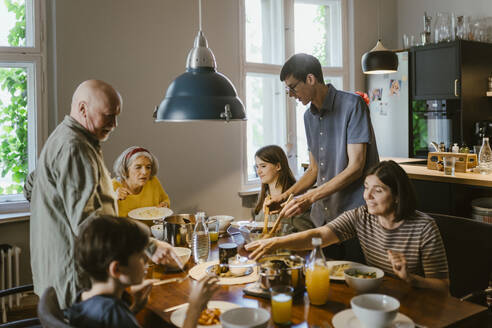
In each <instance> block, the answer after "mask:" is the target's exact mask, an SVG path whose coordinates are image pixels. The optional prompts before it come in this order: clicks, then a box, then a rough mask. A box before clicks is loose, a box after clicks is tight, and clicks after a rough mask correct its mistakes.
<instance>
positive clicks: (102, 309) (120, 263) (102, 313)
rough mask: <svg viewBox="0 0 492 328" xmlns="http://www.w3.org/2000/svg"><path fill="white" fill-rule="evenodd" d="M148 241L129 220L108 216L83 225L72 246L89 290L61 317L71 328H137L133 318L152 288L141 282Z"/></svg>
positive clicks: (143, 229)
mask: <svg viewBox="0 0 492 328" xmlns="http://www.w3.org/2000/svg"><path fill="white" fill-rule="evenodd" d="M148 241H149V234H148V229H146V227H144V226H143V225H142V226H141V225H140V224H139V223H136V222H134V221H131V220H130V219H126V218H119V217H113V216H109V215H108V216H101V217H99V218H95V219H93V220H91V221H90V222H89V223H88V224H87V226H86V227H85V229H83V230H82V231H81V233H80V235H79V236H78V238H77V239H76V240H75V260H76V263H77V265H78V267H79V269H82V270H83V271H84V274H87V275H88V276H89V278H90V280H91V288H90V289H89V290H86V291H83V292H81V293H79V294H78V295H77V300H76V303H74V304H73V305H72V306H71V307H69V308H68V309H67V310H66V311H65V316H66V317H67V318H68V320H69V322H70V324H71V325H73V326H76V327H93V328H97V327H140V325H139V324H138V323H137V321H136V319H135V316H134V315H133V313H136V312H138V311H139V310H140V309H141V308H142V307H143V306H144V305H145V303H146V302H147V297H148V295H149V293H150V291H151V289H152V283H153V282H154V280H145V281H144V280H143V278H144V276H145V261H146V255H145V252H144V249H145V247H146V245H147V243H148ZM142 282H143V283H142ZM136 285H138V286H136ZM130 286H134V287H135V289H136V290H134V291H135V292H134V293H133V298H134V302H133V304H131V303H130V302H129V300H130V299H131V297H130V296H129V294H128V293H126V291H125V289H126V288H127V287H130Z"/></svg>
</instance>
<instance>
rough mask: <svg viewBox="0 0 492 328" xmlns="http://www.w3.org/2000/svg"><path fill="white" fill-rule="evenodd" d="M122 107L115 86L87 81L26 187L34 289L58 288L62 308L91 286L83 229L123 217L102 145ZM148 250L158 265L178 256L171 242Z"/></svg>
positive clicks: (39, 290)
mask: <svg viewBox="0 0 492 328" xmlns="http://www.w3.org/2000/svg"><path fill="white" fill-rule="evenodd" d="M121 107H122V99H121V96H120V94H119V93H118V92H117V91H116V90H115V89H114V88H113V87H112V86H111V85H109V84H107V83H106V82H103V81H98V80H88V81H85V82H83V83H81V84H80V85H79V86H78V87H77V89H76V90H75V93H74V95H73V98H72V105H71V110H70V116H65V118H64V120H63V121H62V122H61V123H60V124H59V125H58V126H57V127H56V129H55V130H54V131H53V133H52V134H51V135H50V137H49V138H48V140H47V141H46V144H45V145H44V147H43V150H42V151H41V155H40V157H39V159H38V162H37V166H36V170H35V171H34V172H33V173H32V174H31V175H29V177H28V181H26V184H25V187H24V188H25V190H24V192H25V194H26V197H27V198H28V199H29V198H30V201H31V220H30V230H31V231H30V234H31V268H32V274H33V282H34V291H35V293H36V294H38V295H41V294H42V293H43V292H44V290H45V289H46V288H47V287H49V286H53V287H54V288H55V290H56V294H57V296H58V301H59V302H60V306H61V307H62V308H65V307H67V306H69V305H71V304H72V302H73V301H74V300H75V297H76V293H77V292H78V291H80V290H81V288H84V287H86V281H85V280H84V279H83V278H82V276H81V272H79V271H78V270H77V268H76V264H75V261H74V239H75V237H76V236H77V235H78V232H79V230H80V228H81V226H82V225H83V224H84V222H88V220H89V219H92V218H94V217H97V215H100V214H109V215H117V206H116V200H115V197H114V191H113V186H112V183H111V178H110V175H109V172H108V170H107V168H106V166H105V164H104V160H103V156H102V152H101V145H100V143H101V142H102V141H105V140H107V139H108V137H109V135H110V133H111V132H112V131H113V130H114V128H115V127H116V125H117V120H116V118H117V116H118V115H119V114H120V113H121ZM29 196H31V197H29ZM148 251H149V252H150V254H153V255H152V260H154V262H159V263H166V262H167V261H170V259H171V258H177V256H176V254H175V253H174V252H173V251H172V247H170V246H169V244H166V243H163V242H158V241H155V240H153V241H152V242H151V244H149V247H148ZM176 262H178V264H179V265H181V263H179V260H178V261H176Z"/></svg>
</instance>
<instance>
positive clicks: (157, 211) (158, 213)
mask: <svg viewBox="0 0 492 328" xmlns="http://www.w3.org/2000/svg"><path fill="white" fill-rule="evenodd" d="M172 214H173V211H172V210H171V209H169V208H167V207H155V206H151V207H140V208H136V209H134V210H131V211H130V212H128V216H129V217H131V218H132V219H136V220H158V219H163V218H165V217H168V216H170V215H172Z"/></svg>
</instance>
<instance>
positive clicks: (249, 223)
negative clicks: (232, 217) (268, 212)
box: [231, 221, 275, 228]
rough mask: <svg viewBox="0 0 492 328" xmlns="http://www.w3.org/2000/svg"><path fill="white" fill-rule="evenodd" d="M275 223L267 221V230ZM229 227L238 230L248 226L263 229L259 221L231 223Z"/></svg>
mask: <svg viewBox="0 0 492 328" xmlns="http://www.w3.org/2000/svg"><path fill="white" fill-rule="evenodd" d="M274 224H275V222H272V221H269V222H268V228H272V227H273V225H274ZM231 226H233V227H236V228H239V227H242V226H248V227H255V228H263V222H260V221H253V222H250V221H235V222H231Z"/></svg>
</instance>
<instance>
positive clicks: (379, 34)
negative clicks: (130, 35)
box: [200, 0, 382, 41]
mask: <svg viewBox="0 0 492 328" xmlns="http://www.w3.org/2000/svg"><path fill="white" fill-rule="evenodd" d="M200 1H201V0H200ZM380 10H381V0H378V41H382V40H381V21H380V17H379V11H380Z"/></svg>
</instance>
